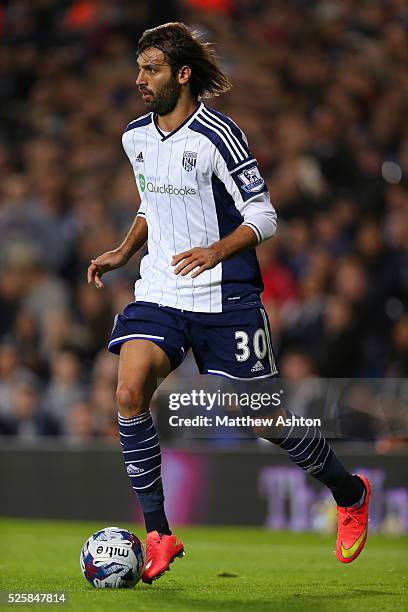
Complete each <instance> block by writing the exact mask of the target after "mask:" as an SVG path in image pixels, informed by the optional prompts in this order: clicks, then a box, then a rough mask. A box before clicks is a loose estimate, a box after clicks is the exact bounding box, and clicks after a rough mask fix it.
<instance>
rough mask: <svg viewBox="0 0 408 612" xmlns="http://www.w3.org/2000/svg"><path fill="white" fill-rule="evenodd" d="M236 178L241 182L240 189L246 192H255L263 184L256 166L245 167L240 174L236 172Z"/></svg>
mask: <svg viewBox="0 0 408 612" xmlns="http://www.w3.org/2000/svg"><path fill="white" fill-rule="evenodd" d="M238 178H239V180H240V181H241V183H242V189H243V190H244V191H246V192H247V193H252V192H255V193H256V192H257V191H260V190H261V189H262V187H263V186H264V180H263V178H262V176H261V175H260V174H259V170H258V167H257V166H253V167H252V168H245V169H244V170H243V171H242V172H241V173H240V174H238Z"/></svg>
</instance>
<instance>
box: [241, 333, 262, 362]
mask: <svg viewBox="0 0 408 612" xmlns="http://www.w3.org/2000/svg"><path fill="white" fill-rule="evenodd" d="M235 340H236V341H237V351H240V352H239V353H235V358H236V360H237V361H246V360H247V359H248V358H249V357H250V355H251V350H250V348H249V346H248V344H249V336H248V334H247V333H246V332H245V331H236V332H235ZM252 346H253V351H254V353H255V355H256V357H257V359H263V358H264V357H265V355H266V353H267V352H268V345H267V342H266V335H265V330H264V329H262V327H260V328H259V329H257V330H256V332H255V333H254V337H253V339H252Z"/></svg>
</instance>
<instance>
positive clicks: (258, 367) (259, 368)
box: [251, 361, 265, 372]
mask: <svg viewBox="0 0 408 612" xmlns="http://www.w3.org/2000/svg"><path fill="white" fill-rule="evenodd" d="M264 369H265V368H264V366H263V365H262V363H261V362H260V361H257V362H256V364H255V365H254V366H252V368H251V372H261V371H262V370H264Z"/></svg>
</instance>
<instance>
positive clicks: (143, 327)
mask: <svg viewBox="0 0 408 612" xmlns="http://www.w3.org/2000/svg"><path fill="white" fill-rule="evenodd" d="M138 338H142V339H145V340H151V341H152V342H154V343H155V344H157V345H158V346H160V347H161V348H162V349H163V351H164V352H165V353H166V354H167V356H168V357H169V359H170V363H171V366H172V369H175V368H177V367H178V366H179V365H180V364H181V362H182V361H183V359H184V357H185V356H186V354H187V351H188V350H189V349H190V348H191V349H192V351H193V354H194V358H195V360H196V363H197V366H198V369H199V371H200V374H217V375H219V376H226V377H228V378H236V379H241V380H252V379H256V378H267V377H269V376H274V375H275V374H276V373H277V370H276V366H275V360H274V357H273V353H272V343H271V336H270V329H269V322H268V317H267V315H266V313H265V310H264V309H263V308H262V307H254V306H251V307H249V308H248V309H239V310H235V311H227V312H220V313H201V312H187V311H185V310H184V311H183V310H177V309H176V308H169V307H168V306H159V305H158V304H153V303H150V302H132V303H131V304H128V305H127V306H126V308H125V310H124V311H123V313H122V314H118V315H116V317H115V323H114V326H113V330H112V334H111V337H110V341H109V344H108V349H109V350H110V351H111V352H112V353H115V354H117V355H118V354H119V353H120V348H121V346H122V344H123V343H124V342H127V341H128V340H136V339H138Z"/></svg>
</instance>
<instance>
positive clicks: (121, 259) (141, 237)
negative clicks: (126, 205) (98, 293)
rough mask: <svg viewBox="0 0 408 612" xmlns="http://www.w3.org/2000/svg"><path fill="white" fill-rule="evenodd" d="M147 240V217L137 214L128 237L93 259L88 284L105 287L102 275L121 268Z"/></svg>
mask: <svg viewBox="0 0 408 612" xmlns="http://www.w3.org/2000/svg"><path fill="white" fill-rule="evenodd" d="M146 240H147V223H146V219H145V218H144V217H143V216H141V215H137V216H136V218H135V220H134V221H133V224H132V227H131V228H130V230H129V232H128V234H127V236H126V238H125V239H124V241H123V242H122V244H121V245H120V246H118V248H117V249H114V250H113V251H107V252H106V253H103V254H102V255H99V257H96V258H95V259H92V260H91V264H90V266H89V268H88V284H90V283H95V286H96V287H97V288H98V289H102V288H103V287H104V284H103V282H102V281H101V277H102V275H103V274H105V272H109V271H110V270H115V269H116V268H121V267H122V266H124V265H125V264H127V262H128V261H129V259H130V258H131V257H132V255H134V254H135V253H136V252H137V251H138V250H139V249H140V248H141V247H142V246H143V245H144V243H145V242H146Z"/></svg>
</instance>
